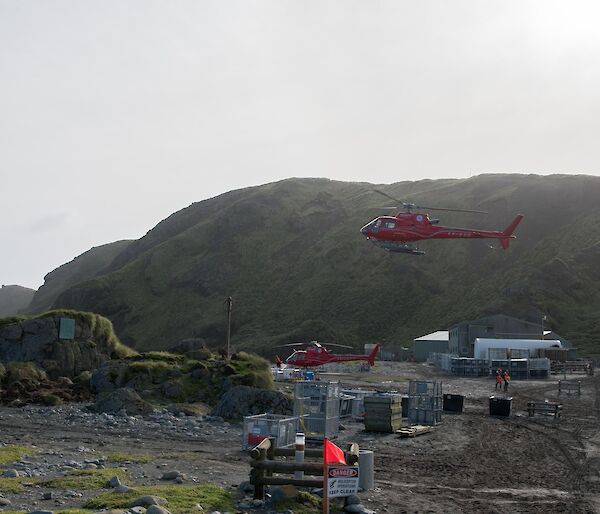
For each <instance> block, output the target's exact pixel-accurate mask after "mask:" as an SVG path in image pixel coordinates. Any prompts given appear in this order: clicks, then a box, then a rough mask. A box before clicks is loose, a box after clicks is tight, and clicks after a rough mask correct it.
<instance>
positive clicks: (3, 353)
mask: <svg viewBox="0 0 600 514" xmlns="http://www.w3.org/2000/svg"><path fill="white" fill-rule="evenodd" d="M61 319H70V320H74V322H75V330H74V334H73V337H72V338H69V339H60V338H59V330H60V324H61ZM63 335H64V334H63ZM127 351H128V350H127V348H126V347H124V346H123V345H122V344H121V343H120V342H119V340H118V339H117V337H116V336H115V334H114V332H113V329H112V325H111V323H110V321H109V320H107V319H106V318H103V317H102V316H98V315H97V314H93V313H84V312H75V311H71V312H69V311H67V312H60V311H56V312H51V313H48V314H47V315H44V316H41V317H38V318H33V319H26V320H21V321H16V322H15V323H12V324H9V325H6V326H4V327H2V328H0V362H4V363H5V364H6V363H8V362H34V363H36V364H37V365H39V366H40V367H41V368H42V369H43V370H45V371H46V372H47V373H48V375H49V376H50V377H51V378H56V377H60V376H66V377H71V378H75V377H76V376H77V375H79V374H80V373H81V372H82V371H86V370H93V369H95V368H97V367H99V366H101V365H102V364H103V363H104V362H106V361H108V360H110V359H111V358H112V357H115V356H122V355H123V354H126V353H127Z"/></svg>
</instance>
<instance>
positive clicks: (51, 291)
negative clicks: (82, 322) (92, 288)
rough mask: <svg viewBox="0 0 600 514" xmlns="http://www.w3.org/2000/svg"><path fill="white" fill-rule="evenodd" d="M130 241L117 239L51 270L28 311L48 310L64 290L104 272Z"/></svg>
mask: <svg viewBox="0 0 600 514" xmlns="http://www.w3.org/2000/svg"><path fill="white" fill-rule="evenodd" d="M130 243H131V241H115V242H114V243H109V244H105V245H102V246H97V247H95V248H92V249H90V250H88V251H87V252H85V253H82V254H81V255H79V256H78V257H75V258H74V259H73V260H72V261H71V262H68V263H66V264H63V265H62V266H60V267H58V268H56V269H55V270H54V271H51V272H50V273H48V274H47V275H46V276H45V277H44V284H43V285H42V287H40V288H39V289H38V290H37V291H36V292H35V296H34V297H33V300H32V301H31V304H30V305H29V306H28V308H27V309H26V312H29V313H39V312H44V311H46V310H48V309H49V308H50V307H51V306H52V305H53V304H54V302H55V300H56V298H57V297H58V295H60V293H62V292H63V291H64V290H66V289H68V288H69V287H71V286H73V285H75V284H78V283H79V282H82V281H84V280H88V279H90V278H93V277H95V276H97V275H100V274H102V273H103V271H104V269H105V268H106V267H107V266H109V265H110V264H111V263H112V261H113V259H114V258H115V257H116V256H117V255H120V254H121V253H122V252H123V251H124V250H125V249H126V248H127V246H129V244H130Z"/></svg>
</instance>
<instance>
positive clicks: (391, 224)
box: [383, 221, 396, 228]
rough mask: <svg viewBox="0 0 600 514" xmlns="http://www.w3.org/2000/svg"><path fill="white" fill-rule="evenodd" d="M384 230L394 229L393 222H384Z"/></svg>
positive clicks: (394, 223) (394, 224)
mask: <svg viewBox="0 0 600 514" xmlns="http://www.w3.org/2000/svg"><path fill="white" fill-rule="evenodd" d="M383 226H384V227H385V228H396V222H395V221H386V222H385V223H384V225H383Z"/></svg>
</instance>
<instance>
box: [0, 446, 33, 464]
mask: <svg viewBox="0 0 600 514" xmlns="http://www.w3.org/2000/svg"><path fill="white" fill-rule="evenodd" d="M37 451H38V449H37V448H31V447H27V446H15V445H13V444H9V445H6V446H0V464H8V463H10V462H17V461H19V460H21V459H22V458H23V457H24V456H25V455H31V454H32V453H36V452H37Z"/></svg>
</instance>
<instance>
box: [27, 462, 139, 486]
mask: <svg viewBox="0 0 600 514" xmlns="http://www.w3.org/2000/svg"><path fill="white" fill-rule="evenodd" d="M114 476H118V477H119V479H120V480H121V481H127V480H129V475H128V474H127V472H126V471H125V470H123V469H121V468H103V469H74V470H72V471H68V472H67V473H66V474H65V476H63V477H56V478H50V479H42V480H39V481H36V484H37V485H41V486H44V487H50V488H52V489H75V490H81V491H86V490H90V489H102V488H105V487H108V481H109V480H110V479H111V478H112V477H114Z"/></svg>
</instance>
